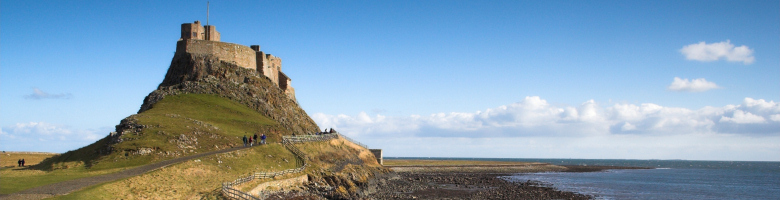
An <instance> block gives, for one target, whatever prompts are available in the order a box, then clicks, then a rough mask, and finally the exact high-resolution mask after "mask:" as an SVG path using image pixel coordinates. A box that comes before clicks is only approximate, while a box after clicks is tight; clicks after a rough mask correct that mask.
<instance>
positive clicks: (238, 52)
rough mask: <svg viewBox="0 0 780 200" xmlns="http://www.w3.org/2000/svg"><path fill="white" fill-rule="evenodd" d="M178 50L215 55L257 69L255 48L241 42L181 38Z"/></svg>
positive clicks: (244, 66) (223, 59)
mask: <svg viewBox="0 0 780 200" xmlns="http://www.w3.org/2000/svg"><path fill="white" fill-rule="evenodd" d="M176 52H187V53H191V54H208V55H214V56H216V57H217V58H219V59H220V60H222V61H226V62H232V63H236V65H238V66H241V67H243V68H247V69H254V70H257V58H256V52H255V50H253V49H251V48H249V47H247V46H244V45H240V44H233V43H227V42H218V41H209V40H180V41H179V42H178V43H177V44H176Z"/></svg>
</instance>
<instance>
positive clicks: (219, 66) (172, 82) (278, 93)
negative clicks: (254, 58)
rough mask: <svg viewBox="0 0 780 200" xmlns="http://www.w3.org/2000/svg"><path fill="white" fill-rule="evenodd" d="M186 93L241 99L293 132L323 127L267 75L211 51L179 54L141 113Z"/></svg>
mask: <svg viewBox="0 0 780 200" xmlns="http://www.w3.org/2000/svg"><path fill="white" fill-rule="evenodd" d="M187 93H194V94H214V95H218V96H221V97H225V98H228V99H230V100H233V101H236V102H239V103H241V104H244V105H246V106H247V107H249V108H252V109H255V110H256V111H258V112H260V113H262V114H264V115H265V116H268V117H270V118H271V119H273V120H275V121H277V122H279V123H280V124H281V125H282V126H283V127H284V128H286V129H287V130H289V131H290V132H292V133H297V134H304V133H314V132H317V131H318V130H320V129H319V127H317V124H315V123H314V120H312V119H311V118H310V117H309V115H307V114H306V111H304V110H303V109H301V107H299V106H298V104H297V103H296V102H295V101H293V100H292V99H290V98H288V96H287V95H286V94H285V93H284V91H282V90H281V89H279V87H277V86H276V85H274V84H273V83H272V82H271V80H269V79H268V78H267V77H265V76H263V75H261V74H260V73H258V71H256V70H251V69H246V68H242V67H239V66H236V65H235V64H233V63H229V62H225V61H221V60H219V59H218V58H216V57H214V56H211V55H208V54H190V53H177V54H176V55H175V56H174V57H173V61H171V66H170V68H168V73H167V74H166V75H165V80H163V82H162V83H160V86H159V87H158V88H157V90H155V91H154V92H152V93H151V94H149V95H148V96H146V98H145V99H144V103H143V105H141V109H140V110H139V111H138V113H141V112H144V111H146V110H149V109H151V108H153V107H154V104H155V103H156V102H158V101H160V100H162V99H163V98H165V97H166V96H170V95H177V94H187Z"/></svg>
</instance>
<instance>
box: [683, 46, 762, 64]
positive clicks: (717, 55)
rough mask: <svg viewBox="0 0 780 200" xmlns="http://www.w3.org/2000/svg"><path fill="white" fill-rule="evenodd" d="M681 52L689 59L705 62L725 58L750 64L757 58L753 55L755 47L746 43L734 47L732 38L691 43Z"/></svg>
mask: <svg viewBox="0 0 780 200" xmlns="http://www.w3.org/2000/svg"><path fill="white" fill-rule="evenodd" d="M680 52H681V53H682V54H683V55H685V58H686V59H688V60H696V61H704V62H709V61H716V60H720V59H722V58H724V59H726V60H727V61H731V62H742V63H744V64H746V65H748V64H752V63H753V62H754V61H755V60H756V58H755V57H753V49H750V48H748V47H747V46H745V45H742V46H739V47H734V45H733V44H731V41H730V40H726V41H723V42H718V43H710V44H707V43H705V42H699V43H696V44H689V45H686V46H684V47H683V48H682V49H680Z"/></svg>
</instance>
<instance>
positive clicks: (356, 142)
mask: <svg viewBox="0 0 780 200" xmlns="http://www.w3.org/2000/svg"><path fill="white" fill-rule="evenodd" d="M336 134H338V135H339V137H342V138H344V139H346V140H348V141H350V142H352V143H355V144H357V145H358V146H361V147H363V148H366V149H368V145H365V144H363V143H360V142H358V141H357V140H353V139H352V138H348V137H347V136H345V135H342V134H341V133H338V132H337V133H336Z"/></svg>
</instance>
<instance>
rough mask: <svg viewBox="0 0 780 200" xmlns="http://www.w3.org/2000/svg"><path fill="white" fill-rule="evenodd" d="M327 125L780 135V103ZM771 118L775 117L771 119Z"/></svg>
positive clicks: (380, 132)
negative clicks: (692, 108)
mask: <svg viewBox="0 0 780 200" xmlns="http://www.w3.org/2000/svg"><path fill="white" fill-rule="evenodd" d="M312 117H313V119H314V121H316V122H317V123H318V124H319V125H320V126H322V127H332V128H336V130H338V131H340V132H342V133H345V134H347V135H349V136H370V137H462V138H493V137H504V138H505V137H539V136H555V137H560V136H564V137H567V136H571V137H581V136H596V135H621V134H643V135H674V134H681V133H698V134H748V135H756V136H758V135H774V136H778V135H780V103H775V102H774V101H766V100H763V99H758V100H756V99H752V98H745V99H744V101H743V103H742V104H739V105H727V106H724V107H705V108H701V109H698V110H691V109H686V108H675V107H664V106H661V105H657V104H652V103H645V104H640V105H635V104H613V105H610V106H602V105H599V104H598V103H597V102H595V101H593V100H589V101H586V102H584V103H582V104H581V105H579V106H577V107H573V106H562V107H561V106H554V105H550V104H549V103H547V101H546V100H544V99H541V98H540V97H535V96H534V97H526V98H525V99H523V101H520V102H517V103H513V104H509V105H504V106H499V107H497V108H492V109H486V110H484V111H477V112H473V113H461V112H451V113H436V114H431V115H428V116H419V115H412V116H407V117H391V116H383V115H374V116H370V115H368V114H366V113H365V112H362V113H360V114H358V115H357V116H348V115H343V114H341V115H336V116H334V115H326V114H322V113H317V114H314V115H313V116H312ZM766 119H771V120H766Z"/></svg>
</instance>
